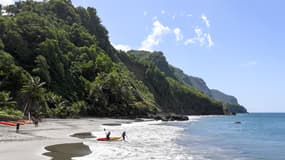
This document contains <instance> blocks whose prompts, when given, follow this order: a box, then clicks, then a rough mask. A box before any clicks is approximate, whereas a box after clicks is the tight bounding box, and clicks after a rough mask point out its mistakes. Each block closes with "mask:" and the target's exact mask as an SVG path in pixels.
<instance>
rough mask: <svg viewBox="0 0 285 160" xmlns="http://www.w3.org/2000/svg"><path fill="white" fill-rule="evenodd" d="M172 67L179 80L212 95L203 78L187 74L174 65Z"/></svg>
mask: <svg viewBox="0 0 285 160" xmlns="http://www.w3.org/2000/svg"><path fill="white" fill-rule="evenodd" d="M173 68H174V74H175V76H176V77H177V79H178V80H179V81H181V82H183V83H184V84H187V85H189V86H192V87H194V88H196V89H198V90H199V91H201V92H203V93H204V94H206V95H207V96H209V97H212V95H211V90H210V89H209V88H208V86H207V84H206V82H205V81H204V80H203V79H201V78H198V77H193V76H188V75H186V74H185V73H184V72H183V71H182V70H181V69H179V68H175V67H173Z"/></svg>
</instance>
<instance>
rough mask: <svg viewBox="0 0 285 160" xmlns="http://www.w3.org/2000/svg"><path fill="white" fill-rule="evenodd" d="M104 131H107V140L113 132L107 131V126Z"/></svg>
mask: <svg viewBox="0 0 285 160" xmlns="http://www.w3.org/2000/svg"><path fill="white" fill-rule="evenodd" d="M104 131H105V133H106V138H107V140H109V139H110V135H111V132H110V131H108V132H107V131H106V129H105V128H104Z"/></svg>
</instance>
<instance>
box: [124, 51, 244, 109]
mask: <svg viewBox="0 0 285 160" xmlns="http://www.w3.org/2000/svg"><path fill="white" fill-rule="evenodd" d="M128 54H129V55H132V56H135V57H136V58H138V59H140V60H141V61H143V62H149V63H150V62H151V63H153V64H154V65H155V66H156V67H158V68H159V69H160V70H161V71H162V72H163V73H164V74H165V76H167V77H171V78H173V79H175V80H178V81H179V82H182V83H183V84H185V85H187V86H191V87H193V88H195V89H197V90H198V91H201V92H202V93H203V94H205V95H207V96H208V97H210V98H213V99H215V100H217V101H220V102H222V103H223V104H224V107H225V110H227V111H229V112H234V113H246V109H245V108H244V107H243V106H241V105H239V104H238V101H237V98H235V97H234V96H231V95H227V94H225V93H223V92H221V91H218V90H215V89H209V87H208V86H207V84H206V82H205V81H204V80H203V79H202V78H199V77H194V76H189V75H187V74H185V73H184V72H183V70H181V69H179V68H176V67H174V66H172V65H170V64H169V63H168V62H167V60H166V58H165V56H164V55H163V53H162V52H146V51H134V50H133V51H129V52H128Z"/></svg>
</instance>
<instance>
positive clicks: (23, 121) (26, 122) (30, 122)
mask: <svg viewBox="0 0 285 160" xmlns="http://www.w3.org/2000/svg"><path fill="white" fill-rule="evenodd" d="M18 122H21V123H24V124H33V121H32V120H27V119H21V120H18Z"/></svg>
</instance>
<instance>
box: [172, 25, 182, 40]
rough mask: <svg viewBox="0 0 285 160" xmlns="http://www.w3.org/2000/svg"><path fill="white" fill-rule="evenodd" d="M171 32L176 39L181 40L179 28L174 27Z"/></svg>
mask: <svg viewBox="0 0 285 160" xmlns="http://www.w3.org/2000/svg"><path fill="white" fill-rule="evenodd" d="M173 32H174V34H175V38H176V41H180V40H183V34H182V33H181V29H180V28H175V29H174V30H173Z"/></svg>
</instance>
